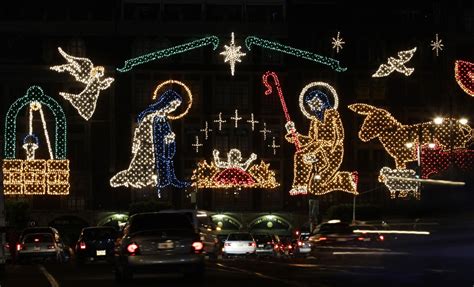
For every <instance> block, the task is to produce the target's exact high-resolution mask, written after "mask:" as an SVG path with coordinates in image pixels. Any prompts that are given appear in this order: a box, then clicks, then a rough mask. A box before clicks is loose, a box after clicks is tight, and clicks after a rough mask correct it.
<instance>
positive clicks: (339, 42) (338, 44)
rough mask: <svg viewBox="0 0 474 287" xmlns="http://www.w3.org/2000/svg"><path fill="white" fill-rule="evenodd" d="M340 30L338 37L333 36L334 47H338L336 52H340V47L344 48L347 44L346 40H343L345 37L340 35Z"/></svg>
mask: <svg viewBox="0 0 474 287" xmlns="http://www.w3.org/2000/svg"><path fill="white" fill-rule="evenodd" d="M340 34H341V33H340V32H337V36H336V38H334V37H333V38H332V42H331V44H332V48H333V49H336V53H339V49H341V50H342V45H343V44H345V43H346V42H344V41H343V39H342V38H341V37H340Z"/></svg>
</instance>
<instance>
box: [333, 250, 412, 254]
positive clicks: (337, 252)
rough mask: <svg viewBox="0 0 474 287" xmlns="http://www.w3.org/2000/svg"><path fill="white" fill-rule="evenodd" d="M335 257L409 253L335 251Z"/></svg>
mask: <svg viewBox="0 0 474 287" xmlns="http://www.w3.org/2000/svg"><path fill="white" fill-rule="evenodd" d="M332 254H333V255H408V254H410V253H408V252H393V251H390V252H384V251H334V252H333V253H332Z"/></svg>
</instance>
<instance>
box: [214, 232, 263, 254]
mask: <svg viewBox="0 0 474 287" xmlns="http://www.w3.org/2000/svg"><path fill="white" fill-rule="evenodd" d="M256 252H257V243H256V242H255V239H254V238H253V237H252V234H250V232H234V233H229V235H228V236H227V238H226V240H225V241H224V248H223V249H222V257H223V258H227V257H229V256H242V255H244V256H251V255H256Z"/></svg>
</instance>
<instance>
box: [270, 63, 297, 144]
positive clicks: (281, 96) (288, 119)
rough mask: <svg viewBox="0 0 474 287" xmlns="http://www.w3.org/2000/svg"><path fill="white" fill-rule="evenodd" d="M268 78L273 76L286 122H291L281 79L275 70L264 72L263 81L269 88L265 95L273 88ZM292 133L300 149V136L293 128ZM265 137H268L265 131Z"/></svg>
mask: <svg viewBox="0 0 474 287" xmlns="http://www.w3.org/2000/svg"><path fill="white" fill-rule="evenodd" d="M268 78H272V79H273V81H274V83H275V87H276V90H277V92H278V97H279V98H280V103H281V107H282V108H283V113H284V114H285V119H286V122H287V123H290V122H291V118H290V113H288V109H287V108H286V102H285V97H284V96H283V91H282V89H281V86H280V80H279V79H278V75H277V74H276V73H275V72H271V71H267V72H266V73H265V74H263V76H262V82H263V85H264V86H265V87H266V88H267V89H266V90H265V95H270V94H271V93H272V90H273V89H272V85H270V82H269V81H268ZM291 135H292V136H293V142H294V144H295V146H296V150H299V149H300V143H299V141H298V138H297V137H296V134H295V131H294V129H292V130H291ZM264 139H266V134H265V133H264Z"/></svg>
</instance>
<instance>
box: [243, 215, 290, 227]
mask: <svg viewBox="0 0 474 287" xmlns="http://www.w3.org/2000/svg"><path fill="white" fill-rule="evenodd" d="M274 219H278V220H280V221H281V222H283V223H285V224H287V225H288V230H290V229H291V227H292V226H293V225H292V224H291V223H290V222H289V221H288V220H286V219H285V218H283V217H281V216H279V215H275V214H267V215H262V216H258V217H257V218H255V219H254V220H252V222H250V223H249V225H248V226H249V228H250V229H252V228H253V227H254V226H255V225H256V224H257V223H259V221H260V220H262V221H263V220H269V221H272V220H274Z"/></svg>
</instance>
